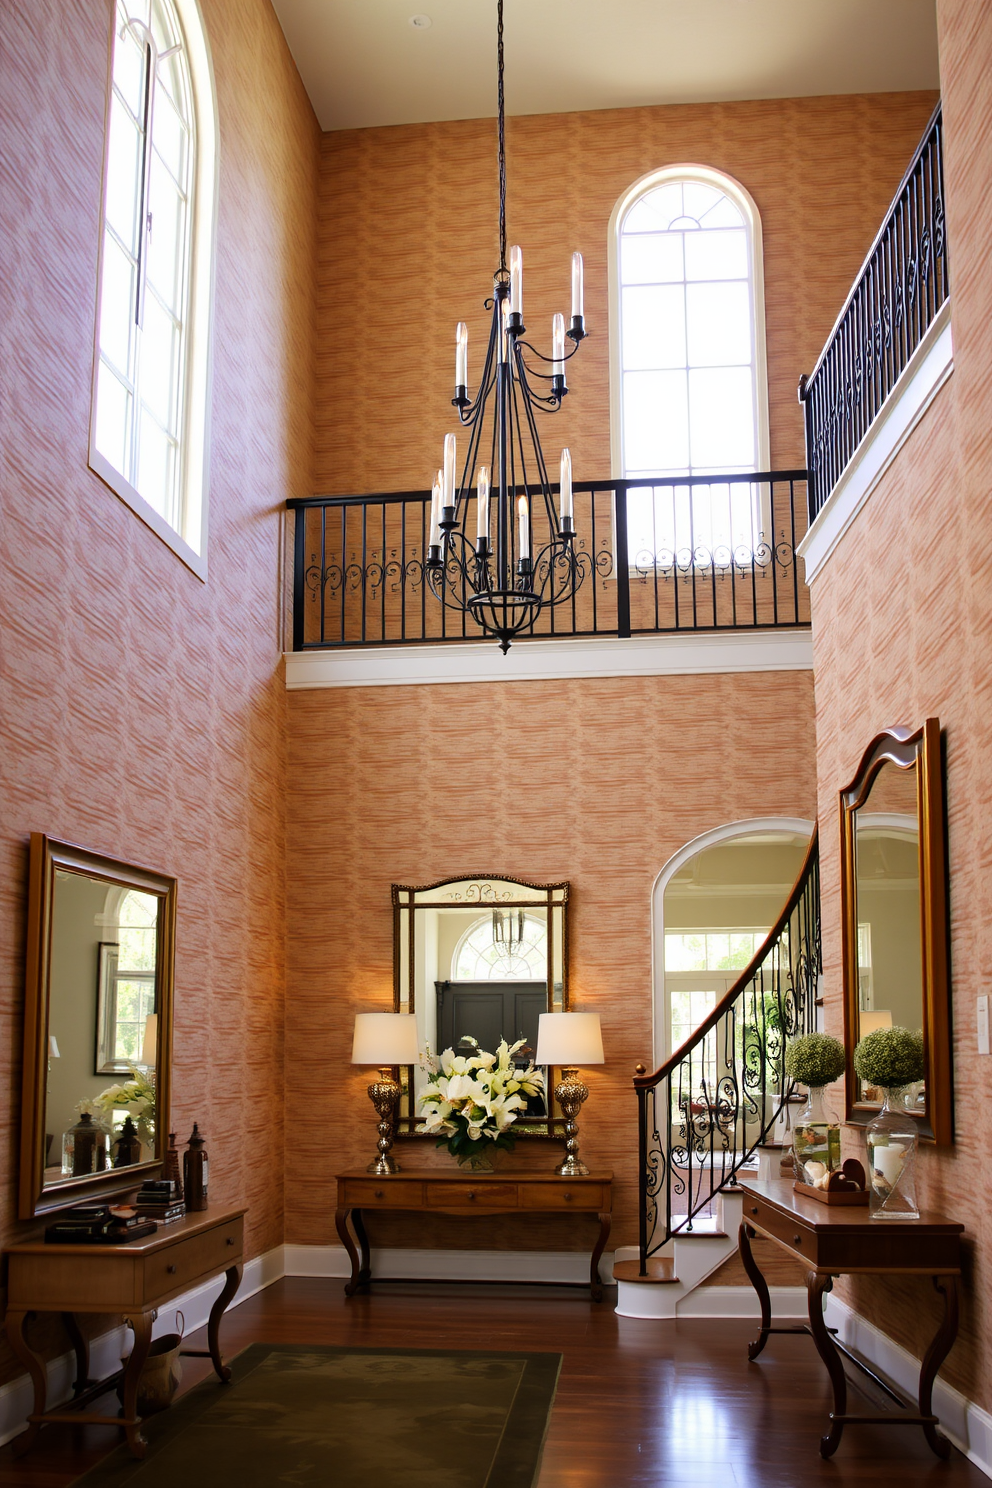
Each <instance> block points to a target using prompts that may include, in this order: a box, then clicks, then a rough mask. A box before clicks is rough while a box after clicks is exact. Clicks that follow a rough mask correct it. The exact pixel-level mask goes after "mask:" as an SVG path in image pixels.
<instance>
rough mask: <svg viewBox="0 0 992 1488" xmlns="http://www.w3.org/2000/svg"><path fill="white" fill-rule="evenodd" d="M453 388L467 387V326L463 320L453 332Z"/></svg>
mask: <svg viewBox="0 0 992 1488" xmlns="http://www.w3.org/2000/svg"><path fill="white" fill-rule="evenodd" d="M455 387H456V388H460V387H462V388H467V387H468V326H467V325H466V324H465V322H464V321H463V320H460V321H459V322H458V329H457V330H456V331H455Z"/></svg>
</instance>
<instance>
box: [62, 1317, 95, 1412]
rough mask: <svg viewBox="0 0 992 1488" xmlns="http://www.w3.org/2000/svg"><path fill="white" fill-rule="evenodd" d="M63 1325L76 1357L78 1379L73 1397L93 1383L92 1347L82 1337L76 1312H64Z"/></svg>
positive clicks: (73, 1388)
mask: <svg viewBox="0 0 992 1488" xmlns="http://www.w3.org/2000/svg"><path fill="white" fill-rule="evenodd" d="M62 1325H63V1327H64V1328H65V1331H66V1332H67V1333H68V1335H69V1342H70V1343H71V1344H72V1347H73V1351H74V1353H75V1355H76V1378H75V1380H74V1381H73V1386H72V1393H73V1395H81V1394H82V1393H83V1391H84V1390H85V1389H86V1387H87V1385H91V1384H92V1383H93V1381H92V1380H91V1379H90V1377H89V1373H90V1346H89V1344H88V1343H87V1341H86V1339H85V1338H84V1337H83V1335H82V1332H81V1330H80V1327H79V1324H78V1323H77V1322H76V1314H75V1313H74V1312H64V1313H63V1314H62Z"/></svg>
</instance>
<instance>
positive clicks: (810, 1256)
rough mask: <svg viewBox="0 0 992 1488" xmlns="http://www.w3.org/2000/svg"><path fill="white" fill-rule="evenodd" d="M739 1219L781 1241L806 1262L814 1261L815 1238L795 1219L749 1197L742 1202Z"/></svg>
mask: <svg viewBox="0 0 992 1488" xmlns="http://www.w3.org/2000/svg"><path fill="white" fill-rule="evenodd" d="M741 1217H742V1219H743V1220H744V1223H745V1224H753V1225H755V1226H756V1227H757V1228H758V1229H760V1230H764V1231H765V1233H766V1234H768V1235H772V1236H773V1237H774V1238H775V1239H776V1240H782V1241H783V1242H784V1243H785V1244H786V1245H787V1246H788V1247H789V1249H790V1250H797V1251H799V1252H800V1254H801V1255H803V1256H804V1257H805V1258H806V1259H807V1260H809V1261H813V1260H815V1258H816V1251H817V1243H816V1236H815V1235H813V1234H811V1233H810V1231H809V1230H807V1229H806V1228H805V1227H804V1226H803V1225H800V1224H798V1223H797V1222H796V1220H795V1218H793V1217H791V1216H788V1215H785V1214H782V1213H781V1212H779V1211H778V1210H776V1209H773V1208H772V1206H771V1205H770V1204H764V1203H762V1202H761V1200H760V1199H759V1200H757V1201H755V1200H753V1199H752V1198H750V1196H749V1197H747V1198H746V1199H745V1200H744V1210H743V1214H742V1216H741Z"/></svg>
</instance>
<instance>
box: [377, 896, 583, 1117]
mask: <svg viewBox="0 0 992 1488" xmlns="http://www.w3.org/2000/svg"><path fill="white" fill-rule="evenodd" d="M392 893H393V977H394V1003H393V1006H394V1010H395V1011H396V1012H398V1013H414V1014H415V1015H416V1018H417V1037H418V1043H419V1046H420V1049H421V1052H422V1053H426V1051H427V1050H428V1049H430V1050H431V1051H432V1052H433V1053H438V1052H440V1051H441V1050H443V1049H446V1048H455V1049H457V1048H458V1046H459V1043H460V1041H461V1040H462V1039H463V1038H465V1037H470V1038H473V1039H476V1040H477V1041H478V1043H479V1045H480V1046H481V1047H482V1048H483V1049H486V1050H488V1051H490V1052H494V1051H495V1049H496V1047H497V1045H498V1044H499V1041H500V1039H501V1038H505V1039H506V1041H507V1043H508V1044H513V1043H515V1042H516V1041H517V1040H518V1039H523V1040H524V1041H525V1048H524V1049H522V1050H521V1051H520V1054H519V1057H520V1058H521V1059H522V1060H523V1063H524V1064H526V1063H527V1059H528V1056H527V1050H529V1051H530V1054H531V1055H532V1054H533V1051H534V1050H535V1049H536V1047H537V1028H538V1018H539V1016H540V1014H541V1013H553V1012H565V1011H567V1009H568V923H567V907H568V884H567V883H554V884H532V883H525V882H523V881H522V880H519V879H510V878H504V877H502V876H501V875H499V874H471V875H468V876H467V877H463V878H446V879H442V880H440V881H439V882H437V883H432V884H421V885H417V886H414V885H409V884H393V889H392ZM426 1083H427V1072H426V1070H424V1069H421V1068H420V1067H419V1066H416V1065H410V1066H407V1067H405V1068H403V1069H401V1070H400V1085H401V1088H402V1095H401V1097H400V1101H399V1105H398V1108H397V1129H398V1130H399V1131H401V1132H412V1131H414V1129H415V1127H416V1125H417V1123H418V1121H419V1120H420V1118H419V1116H418V1114H417V1098H418V1096H419V1095H420V1093H421V1091H422V1090H423V1089H424V1087H425V1086H426ZM547 1083H548V1088H549V1089H550V1088H553V1082H551V1081H549V1082H547ZM562 1121H563V1117H562V1114H561V1112H560V1111H557V1110H555V1109H549V1107H548V1104H547V1099H546V1096H545V1094H544V1093H543V1092H542V1094H541V1095H539V1096H534V1097H531V1098H530V1099H529V1102H528V1107H527V1110H526V1111H525V1112H521V1114H520V1117H519V1119H518V1121H517V1122H516V1123H515V1125H514V1128H513V1130H514V1135H520V1136H523V1135H527V1134H530V1135H534V1134H537V1135H541V1136H548V1135H551V1134H554V1135H560V1129H561V1124H562Z"/></svg>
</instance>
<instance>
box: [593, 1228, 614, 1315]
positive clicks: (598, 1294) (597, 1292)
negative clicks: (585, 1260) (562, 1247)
mask: <svg viewBox="0 0 992 1488" xmlns="http://www.w3.org/2000/svg"><path fill="white" fill-rule="evenodd" d="M612 1225H613V1215H612V1214H601V1215H600V1216H599V1238H598V1239H597V1241H596V1244H595V1246H594V1247H593V1252H592V1255H591V1256H590V1258H589V1290H590V1292H591V1293H592V1300H593V1301H594V1302H602V1300H603V1284H602V1282H601V1281H600V1279H599V1260H600V1256H601V1255H602V1254H603V1251H604V1250H605V1249H606V1242H607V1240H608V1239H609V1238H610V1229H611V1228H612Z"/></svg>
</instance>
